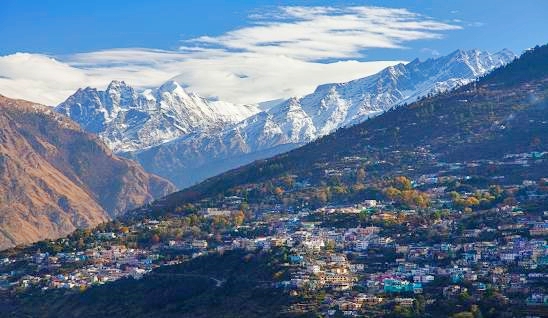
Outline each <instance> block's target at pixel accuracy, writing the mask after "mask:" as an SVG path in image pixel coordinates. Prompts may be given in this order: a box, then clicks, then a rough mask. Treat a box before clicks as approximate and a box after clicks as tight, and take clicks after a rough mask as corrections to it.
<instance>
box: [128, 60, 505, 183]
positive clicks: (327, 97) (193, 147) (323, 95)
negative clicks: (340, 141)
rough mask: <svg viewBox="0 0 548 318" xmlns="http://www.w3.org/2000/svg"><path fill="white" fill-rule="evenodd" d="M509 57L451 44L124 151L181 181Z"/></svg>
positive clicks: (267, 152)
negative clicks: (444, 50) (211, 126)
mask: <svg viewBox="0 0 548 318" xmlns="http://www.w3.org/2000/svg"><path fill="white" fill-rule="evenodd" d="M514 58H515V55H514V54H513V53H512V52H510V51H508V50H503V51H501V52H498V53H495V54H490V53H487V52H482V51H478V50H471V51H462V50H458V51H455V52H453V53H451V54H449V55H447V56H444V57H440V58H437V59H429V60H426V61H419V60H414V61H412V62H410V63H408V64H398V65H395V66H391V67H388V68H386V69H384V70H382V71H381V72H379V73H377V74H375V75H372V76H368V77H365V78H361V79H357V80H354V81H350V82H347V83H339V84H326V85H321V86H319V87H318V88H317V89H316V90H315V91H314V92H313V93H312V94H310V95H307V96H304V97H302V98H291V99H288V100H286V101H285V102H282V103H279V104H277V105H275V106H273V107H271V108H268V109H266V110H264V111H261V112H259V113H257V114H254V115H253V116H251V117H249V118H246V119H244V120H242V121H241V122H239V123H236V124H234V125H231V126H229V127H228V128H226V129H224V130H222V131H209V132H195V133H192V134H188V135H185V136H183V137H180V138H177V139H175V140H173V141H171V142H169V143H165V144H162V145H160V146H157V147H152V148H150V149H146V150H144V151H137V152H134V153H132V154H130V156H132V157H133V158H135V159H137V160H138V161H139V162H140V163H141V164H142V165H143V166H144V167H145V168H146V169H148V170H149V171H151V172H153V173H156V174H159V175H161V176H165V177H167V178H169V179H170V180H171V181H173V182H174V183H175V184H176V185H177V186H179V187H185V186H188V185H191V184H193V183H196V182H198V181H201V180H203V179H205V178H207V177H210V176H213V175H215V174H218V173H221V172H223V171H226V170H229V169H231V168H235V167H238V166H240V165H243V164H246V163H249V162H251V161H253V160H256V159H260V158H266V157H269V156H272V155H275V154H278V153H281V152H283V151H286V150H289V149H293V148H296V147H298V146H300V145H302V144H304V143H307V142H310V141H312V140H314V139H316V138H318V137H321V136H324V135H326V134H329V133H331V132H333V131H334V130H336V129H338V128H340V127H344V126H348V125H353V124H357V123H359V122H363V121H364V120H367V119H368V118H370V117H373V116H377V115H379V114H381V113H382V112H384V111H386V110H388V109H390V108H392V107H394V106H396V105H399V104H403V103H407V102H412V101H415V100H416V99H417V98H419V97H421V96H425V95H427V94H435V93H438V92H442V91H446V90H449V89H453V88H455V87H457V86H460V85H463V84H466V83H468V82H470V81H472V80H474V79H475V78H477V77H480V76H482V75H485V74H486V73H488V72H489V71H491V70H493V69H495V68H497V67H499V66H502V65H505V64H507V63H508V62H510V61H512V60H513V59H514Z"/></svg>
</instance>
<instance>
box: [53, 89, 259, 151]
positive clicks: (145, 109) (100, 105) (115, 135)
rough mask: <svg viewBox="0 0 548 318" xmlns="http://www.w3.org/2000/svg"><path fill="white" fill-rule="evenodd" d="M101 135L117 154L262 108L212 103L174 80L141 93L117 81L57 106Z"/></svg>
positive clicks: (223, 123)
mask: <svg viewBox="0 0 548 318" xmlns="http://www.w3.org/2000/svg"><path fill="white" fill-rule="evenodd" d="M55 110H56V111H57V112H59V113H62V114H64V115H67V116H68V117H70V118H72V119H73V120H74V121H76V122H77V123H79V124H80V125H81V126H82V128H84V130H86V131H88V132H91V133H94V134H98V135H99V136H100V137H101V139H102V140H103V141H104V142H105V143H106V144H107V145H108V146H109V147H110V148H111V149H112V150H113V151H115V152H119V151H135V150H139V149H143V148H147V147H150V146H154V145H158V144H161V143H164V142H166V141H169V140H171V139H173V138H176V137H179V136H183V135H186V134H188V133H191V132H195V131H211V130H215V129H220V128H223V127H225V126H226V125H227V124H231V123H236V122H238V121H240V120H242V119H244V118H247V117H249V116H251V115H253V114H255V113H257V112H258V111H259V109H258V108H257V107H255V106H241V105H234V104H230V103H226V102H222V101H209V100H206V99H204V98H202V97H200V96H198V95H196V94H193V93H191V94H188V93H186V92H185V90H184V89H183V88H182V87H180V86H179V84H177V83H175V82H173V81H169V82H167V83H165V84H164V85H162V86H160V87H159V88H158V89H155V90H146V91H144V92H142V93H137V92H136V91H135V90H134V89H133V88H132V87H130V86H128V85H126V84H125V83H124V82H120V81H113V82H111V83H110V85H109V86H108V87H107V89H106V90H105V91H98V90H97V89H94V88H90V87H87V88H85V89H79V90H78V91H77V92H76V93H74V94H73V95H72V96H70V97H69V98H68V99H67V100H66V101H65V102H63V103H61V104H60V105H59V106H57V107H56V108H55Z"/></svg>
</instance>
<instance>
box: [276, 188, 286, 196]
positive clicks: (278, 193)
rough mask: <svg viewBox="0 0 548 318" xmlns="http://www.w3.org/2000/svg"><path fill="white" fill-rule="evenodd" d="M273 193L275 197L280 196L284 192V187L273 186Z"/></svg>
mask: <svg viewBox="0 0 548 318" xmlns="http://www.w3.org/2000/svg"><path fill="white" fill-rule="evenodd" d="M274 194H275V195H276V196H277V197H281V196H282V195H283V194H284V189H282V188H281V187H276V188H274Z"/></svg>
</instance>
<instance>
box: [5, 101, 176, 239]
mask: <svg viewBox="0 0 548 318" xmlns="http://www.w3.org/2000/svg"><path fill="white" fill-rule="evenodd" d="M174 190H175V187H174V186H173V185H172V184H171V183H170V182H168V181H167V180H164V179H162V178H160V177H157V176H155V175H151V174H149V173H147V172H145V171H144V170H143V168H142V167H141V166H140V165H138V164H137V163H135V162H133V161H131V160H127V159H124V158H120V157H117V156H115V155H113V154H112V152H111V150H109V149H108V148H107V147H106V146H105V145H104V144H103V143H102V142H101V141H100V140H99V139H98V138H97V137H96V136H94V135H92V134H89V133H86V132H84V131H82V129H81V128H80V127H79V126H78V125H77V124H76V123H75V122H73V121H72V120H70V119H68V118H67V117H65V116H62V115H59V114H58V113H55V112H54V111H52V109H51V108H50V107H47V106H43V105H37V104H34V103H31V102H27V101H23V100H14V99H9V98H6V97H4V96H1V95H0V250H2V249H6V248H8V247H13V246H15V245H18V244H27V243H31V242H35V241H38V240H42V239H46V238H58V237H61V236H64V235H67V234H69V233H71V232H73V231H74V230H75V229H76V228H86V227H92V226H95V225H97V224H99V223H102V222H105V221H107V220H109V219H111V218H113V217H115V216H118V215H120V214H122V213H123V212H125V211H127V210H129V209H133V208H136V207H138V206H141V205H143V204H145V203H147V202H150V201H152V200H153V199H154V198H159V197H162V196H165V195H167V194H168V193H170V192H172V191H174Z"/></svg>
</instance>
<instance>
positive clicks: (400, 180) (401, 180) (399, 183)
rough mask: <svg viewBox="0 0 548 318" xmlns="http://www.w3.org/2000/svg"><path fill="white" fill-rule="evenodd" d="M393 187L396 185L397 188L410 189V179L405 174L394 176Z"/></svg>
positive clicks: (411, 185) (411, 186)
mask: <svg viewBox="0 0 548 318" xmlns="http://www.w3.org/2000/svg"><path fill="white" fill-rule="evenodd" d="M393 183H394V187H396V188H397V189H399V190H411V189H412V188H413V184H412V182H411V180H410V179H409V178H407V177H405V176H397V177H395V178H394V182H393Z"/></svg>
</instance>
